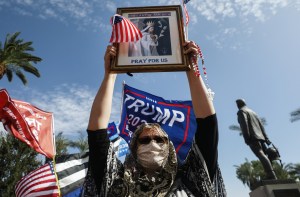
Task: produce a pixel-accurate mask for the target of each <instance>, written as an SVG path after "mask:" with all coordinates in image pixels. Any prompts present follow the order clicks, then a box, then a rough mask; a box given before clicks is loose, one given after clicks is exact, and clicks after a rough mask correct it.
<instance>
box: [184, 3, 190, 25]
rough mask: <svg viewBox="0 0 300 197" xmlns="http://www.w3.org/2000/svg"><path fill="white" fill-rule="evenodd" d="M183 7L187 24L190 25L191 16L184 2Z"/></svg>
mask: <svg viewBox="0 0 300 197" xmlns="http://www.w3.org/2000/svg"><path fill="white" fill-rule="evenodd" d="M183 8H184V13H185V25H188V24H189V21H190V17H189V13H188V11H187V8H186V5H185V3H184V4H183Z"/></svg>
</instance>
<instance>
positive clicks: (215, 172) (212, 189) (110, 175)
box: [84, 42, 226, 197]
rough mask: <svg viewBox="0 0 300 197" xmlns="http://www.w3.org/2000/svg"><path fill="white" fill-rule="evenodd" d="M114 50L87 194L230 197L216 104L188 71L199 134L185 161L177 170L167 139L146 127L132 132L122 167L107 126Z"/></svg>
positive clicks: (94, 128) (94, 113)
mask: <svg viewBox="0 0 300 197" xmlns="http://www.w3.org/2000/svg"><path fill="white" fill-rule="evenodd" d="M184 47H185V48H186V50H185V54H187V55H189V56H194V55H196V54H197V46H196V44H195V43H194V42H186V43H185V44H184ZM115 56H116V49H115V48H114V47H113V46H108V47H107V50H106V53H105V56H104V60H105V74H104V79H103V81H102V84H101V86H100V88H99V90H98V93H97V95H96V97H95V100H94V103H93V105H92V109H91V114H90V120H89V124H88V129H87V132H88V141H89V151H90V160H89V172H88V175H87V178H86V182H85V185H84V196H101V197H102V196H116V197H123V196H126V197H127V196H130V197H149V196H157V197H162V196H178V197H179V196H180V197H181V196H190V197H192V196H197V197H198V196H208V197H212V196H218V197H222V196H226V192H225V188H224V185H223V182H222V177H221V174H220V172H219V168H218V166H217V144H218V126H217V118H216V114H215V110H214V107H213V103H212V101H211V100H210V98H209V97H208V92H207V89H206V86H205V84H204V83H203V80H202V78H201V76H200V77H198V76H197V75H195V73H194V72H193V71H187V72H186V74H187V78H188V82H189V87H190V92H191V97H192V103H193V109H194V113H195V116H196V118H197V125H198V127H197V131H196V134H195V137H194V141H193V144H192V148H191V150H190V152H189V154H188V157H187V159H186V162H185V163H184V164H183V165H182V166H179V165H178V163H177V156H176V152H175V150H174V146H173V144H172V142H171V141H170V140H169V138H168V135H167V134H166V133H165V132H164V131H163V129H162V128H161V127H160V126H159V125H158V124H147V123H146V124H142V125H140V127H138V129H137V130H136V131H135V133H134V134H133V138H132V140H131V143H130V154H128V155H127V156H126V159H125V162H124V164H122V163H121V162H120V161H118V159H117V158H116V155H115V153H114V151H113V147H112V144H111V143H110V141H109V139H108V136H107V132H106V127H107V125H108V121H109V117H110V113H111V106H112V96H113V90H114V83H115V79H116V74H113V73H110V62H111V60H112V59H113V58H114V57H115Z"/></svg>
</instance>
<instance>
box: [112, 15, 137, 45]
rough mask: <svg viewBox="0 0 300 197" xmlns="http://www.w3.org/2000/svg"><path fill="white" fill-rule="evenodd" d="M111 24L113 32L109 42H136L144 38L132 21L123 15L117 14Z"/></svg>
mask: <svg viewBox="0 0 300 197" xmlns="http://www.w3.org/2000/svg"><path fill="white" fill-rule="evenodd" d="M111 23H112V26H113V30H112V33H111V38H110V41H109V42H113V43H120V42H135V41H138V40H139V39H140V38H141V37H142V36H143V35H142V32H141V31H140V30H139V29H138V28H137V27H136V26H135V25H134V24H133V23H132V22H131V21H130V20H128V19H126V18H125V17H123V16H121V15H118V14H115V15H114V16H113V17H112V19H111Z"/></svg>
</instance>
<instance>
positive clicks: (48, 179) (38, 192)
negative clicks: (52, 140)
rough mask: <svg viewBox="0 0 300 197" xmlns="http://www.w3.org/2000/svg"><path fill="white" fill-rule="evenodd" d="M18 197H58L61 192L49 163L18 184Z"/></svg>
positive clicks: (23, 178) (16, 192)
mask: <svg viewBox="0 0 300 197" xmlns="http://www.w3.org/2000/svg"><path fill="white" fill-rule="evenodd" d="M15 194H16V197H30V196H44V197H58V196H59V190H58V186H57V183H56V177H55V174H54V173H53V168H52V166H50V164H49V163H47V164H45V165H43V166H41V167H40V168H38V169H36V170H34V171H32V172H30V173H29V174H28V175H26V176H24V177H22V179H21V180H20V181H19V182H18V183H17V184H16V187H15Z"/></svg>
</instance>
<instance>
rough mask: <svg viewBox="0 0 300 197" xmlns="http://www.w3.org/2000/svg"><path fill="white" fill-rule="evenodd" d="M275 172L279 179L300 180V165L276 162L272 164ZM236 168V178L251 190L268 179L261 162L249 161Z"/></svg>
mask: <svg viewBox="0 0 300 197" xmlns="http://www.w3.org/2000/svg"><path fill="white" fill-rule="evenodd" d="M272 165H273V168H274V171H275V173H276V176H277V178H278V179H281V180H284V179H292V180H299V178H300V169H299V167H300V164H299V163H297V164H292V163H289V164H282V165H281V164H279V163H278V162H276V161H273V162H272ZM234 167H236V176H237V178H238V179H239V180H240V181H242V183H243V184H244V185H247V186H248V187H249V188H250V190H253V189H255V188H256V186H257V185H258V183H259V182H260V180H264V179H266V174H265V171H264V169H263V166H262V164H261V162H260V161H259V160H253V161H250V162H249V161H248V159H246V162H245V163H243V164H241V165H239V166H238V165H235V166H234Z"/></svg>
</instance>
